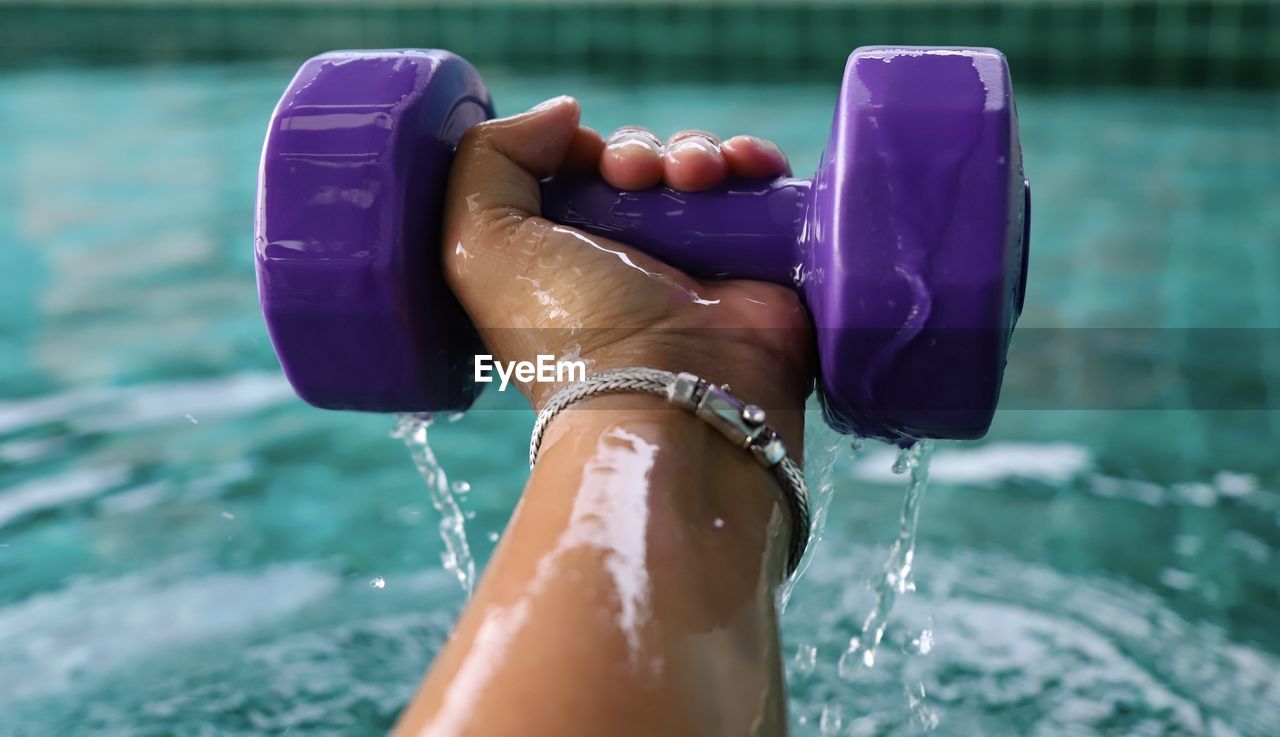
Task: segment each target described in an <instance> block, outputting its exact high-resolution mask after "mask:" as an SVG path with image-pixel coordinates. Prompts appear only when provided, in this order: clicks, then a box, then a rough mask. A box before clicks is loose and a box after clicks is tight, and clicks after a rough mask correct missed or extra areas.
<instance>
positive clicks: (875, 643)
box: [837, 440, 933, 680]
mask: <svg viewBox="0 0 1280 737" xmlns="http://www.w3.org/2000/svg"><path fill="white" fill-rule="evenodd" d="M932 456H933V441H932V440H920V441H918V442H916V443H914V444H913V445H912V446H911V447H909V448H906V449H904V450H902V451H901V452H899V454H898V459H897V461H896V462H895V463H894V464H893V472H894V473H906V472H907V471H910V472H911V483H910V484H908V486H907V494H906V498H905V499H904V500H903V503H902V514H901V516H900V517H899V519H898V538H897V539H896V540H894V541H893V547H892V548H891V549H890V550H889V560H888V561H886V562H885V565H884V572H883V575H882V576H881V578H880V580H879V582H877V584H876V589H875V592H876V605H875V607H874V608H872V610H871V613H870V614H868V615H867V618H866V620H865V621H864V622H863V623H862V631H861V632H860V633H859V634H858V635H857V636H855V637H853V638H852V639H850V640H849V648H848V649H847V650H846V651H845V652H844V654H843V655H841V656H840V662H839V665H838V669H837V672H838V673H839V675H840V677H841V678H843V679H845V680H850V679H852V678H854V677H855V675H856V672H857V671H856V667H855V664H856V663H858V662H861V663H862V665H864V666H865V667H867V668H870V667H872V666H874V665H875V663H876V650H877V649H878V648H879V647H880V641H881V640H882V639H884V631H885V628H886V627H888V625H889V615H890V613H892V612H893V605H894V604H895V603H896V602H897V600H898V596H899V595H901V594H905V593H907V592H909V591H914V590H915V583H914V582H913V581H912V580H911V567H912V564H913V562H914V560H915V554H916V530H917V528H918V527H919V524H920V502H921V500H922V498H923V497H924V491H925V488H926V487H927V486H928V485H929V460H930V458H931V457H932Z"/></svg>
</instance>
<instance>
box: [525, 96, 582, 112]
mask: <svg viewBox="0 0 1280 737" xmlns="http://www.w3.org/2000/svg"><path fill="white" fill-rule="evenodd" d="M573 101H574V99H573V98H572V97H570V96H569V95H559V96H557V97H553V98H551V99H550V100H543V101H542V102H540V103H538V104H537V105H534V106H533V107H531V108H529V112H531V113H536V112H539V111H542V110H550V109H551V108H553V107H559V106H561V105H564V104H566V103H570V102H573Z"/></svg>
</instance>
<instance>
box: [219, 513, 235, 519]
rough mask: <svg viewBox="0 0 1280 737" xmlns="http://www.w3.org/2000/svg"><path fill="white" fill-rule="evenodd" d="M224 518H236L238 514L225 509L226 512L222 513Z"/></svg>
mask: <svg viewBox="0 0 1280 737" xmlns="http://www.w3.org/2000/svg"><path fill="white" fill-rule="evenodd" d="M222 518H223V519H235V518H236V516H235V515H234V514H232V513H230V512H225V511H224V512H223V513H222Z"/></svg>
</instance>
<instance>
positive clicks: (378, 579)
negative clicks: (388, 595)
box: [369, 576, 387, 589]
mask: <svg viewBox="0 0 1280 737" xmlns="http://www.w3.org/2000/svg"><path fill="white" fill-rule="evenodd" d="M369 587H370V588H374V589H385V588H386V587H387V579H385V578H383V577H382V576H374V577H373V578H371V579H369Z"/></svg>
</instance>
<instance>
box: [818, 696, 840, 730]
mask: <svg viewBox="0 0 1280 737" xmlns="http://www.w3.org/2000/svg"><path fill="white" fill-rule="evenodd" d="M843 726H844V707H843V706H841V705H840V703H839V702H837V701H828V702H827V703H826V704H824V705H823V706H822V716H821V717H819V718H818V734H821V735H822V737H834V735H837V734H839V733H840V728H841V727H843Z"/></svg>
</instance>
